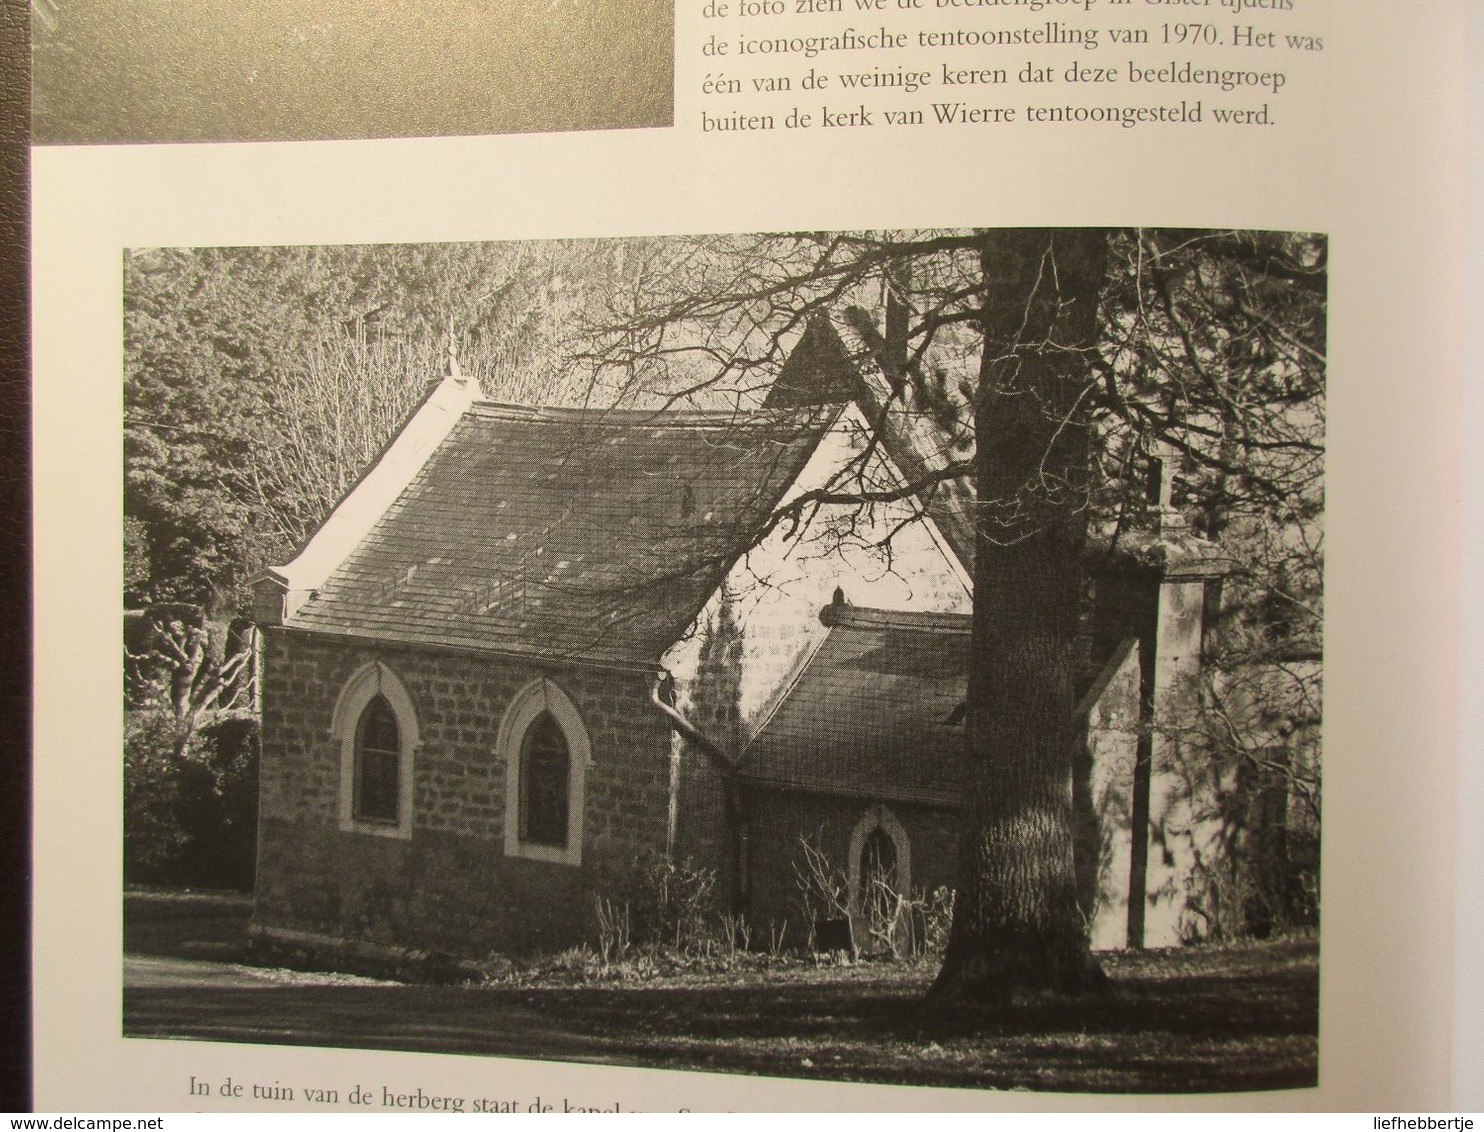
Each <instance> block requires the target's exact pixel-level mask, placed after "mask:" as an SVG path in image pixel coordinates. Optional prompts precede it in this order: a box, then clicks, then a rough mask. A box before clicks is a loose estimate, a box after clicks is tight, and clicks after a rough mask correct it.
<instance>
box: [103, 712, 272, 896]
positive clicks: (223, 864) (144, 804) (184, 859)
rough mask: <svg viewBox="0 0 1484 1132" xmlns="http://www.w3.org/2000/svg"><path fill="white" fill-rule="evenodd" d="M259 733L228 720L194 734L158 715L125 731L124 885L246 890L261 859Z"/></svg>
mask: <svg viewBox="0 0 1484 1132" xmlns="http://www.w3.org/2000/svg"><path fill="white" fill-rule="evenodd" d="M257 813H258V728H257V723H256V722H255V721H253V720H250V719H236V718H228V719H224V720H220V721H218V722H216V723H214V724H212V725H211V726H209V727H206V728H203V729H200V730H198V731H196V732H195V733H193V734H192V735H191V736H190V737H189V738H188V739H187V740H186V741H185V743H184V744H182V743H181V740H180V732H179V726H178V724H177V722H176V720H175V718H174V717H173V716H172V715H171V714H170V713H169V712H168V711H165V710H163V709H160V708H156V707H147V708H140V709H136V710H134V711H131V712H129V713H128V715H127V717H126V720H125V729H124V879H125V881H127V882H129V883H140V882H148V883H160V884H179V885H193V886H198V887H207V888H235V889H249V888H251V887H252V884H253V868H254V863H255V857H256V853H257Z"/></svg>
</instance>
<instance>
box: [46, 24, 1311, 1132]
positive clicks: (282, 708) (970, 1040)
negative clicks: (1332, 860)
mask: <svg viewBox="0 0 1484 1132" xmlns="http://www.w3.org/2000/svg"><path fill="white" fill-rule="evenodd" d="M572 4H573V6H581V5H580V3H579V0H572ZM558 6H559V5H557V4H553V5H552V7H553V8H557V7H558ZM313 7H314V6H311V8H313ZM67 10H68V6H67V4H65V3H62V4H61V6H60V9H59V13H60V14H59V16H58V19H59V21H60V20H61V19H63V18H65V16H66V15H67ZM40 76H41V71H40V70H38V81H40ZM39 120H40V119H38V121H39ZM121 268H122V273H123V326H122V333H123V364H124V375H123V377H124V388H123V430H124V437H123V456H124V501H123V520H124V531H123V534H124V554H123V563H124V579H123V584H124V592H123V616H124V624H123V633H122V640H123V656H122V658H121V660H122V671H123V698H124V717H125V734H124V735H123V737H122V753H123V764H124V769H123V798H122V806H123V814H124V820H123V839H124V844H123V872H124V875H123V883H124V893H123V907H124V929H123V944H124V954H123V956H122V962H123V987H124V990H123V1012H122V1029H123V1035H124V1036H125V1037H126V1038H128V1039H190V1040H195V1041H214V1042H233V1043H251V1044H262V1045H290V1046H317V1047H327V1048H336V1049H377V1050H395V1051H412V1052H430V1053H459V1054H473V1055H487V1056H492V1057H520V1058H539V1059H544V1060H551V1061H557V1062H586V1063H602V1064H608V1065H621V1066H636V1067H647V1068H658V1069H683V1070H691V1071H702V1072H714V1073H729V1074H751V1075H757V1076H763V1077H774V1078H798V1079H807V1080H822V1081H840V1082H870V1083H878V1084H893V1085H915V1086H939V1087H952V1088H961V1089H980V1090H1009V1089H1018V1090H1035V1091H1047V1092H1057V1093H1139V1094H1174V1093H1232V1092H1245V1091H1256V1090H1274V1089H1295V1088H1308V1087H1313V1086H1315V1085H1316V1084H1317V1083H1318V1065H1319V1025H1318V1020H1319V922H1320V907H1321V883H1320V851H1319V849H1320V833H1321V823H1320V815H1321V785H1322V775H1321V719H1322V651H1323V641H1322V625H1323V619H1324V611H1323V597H1324V594H1323V576H1324V529H1325V497H1324V486H1325V481H1324V462H1325V433H1326V411H1325V384H1326V348H1327V347H1326V334H1327V327H1326V323H1327V296H1328V286H1329V277H1328V241H1327V239H1326V237H1325V236H1323V235H1319V234H1314V233H1304V232H1290V231H1254V230H1226V231H1218V230H1209V229H1182V230H1177V229H1134V228H1119V229H1104V228H1014V229H1011V228H982V229H942V230H902V231H882V230H865V231H807V232H786V233H748V234H720V235H719V234H706V235H694V236H645V237H633V238H627V239H586V240H529V241H524V242H503V243H436V244H435V243H423V244H378V245H334V246H331V245H320V246H271V247H266V246H254V247H132V248H129V249H128V250H126V251H125V252H124V254H123V262H122V265H121ZM286 1087H287V1086H286ZM268 1099H269V1100H291V1101H296V1102H303V1101H306V1100H309V1099H310V1098H305V1097H269V1098H268ZM344 1099H345V1098H343V1097H340V1098H333V1100H344ZM327 1100H331V1098H327ZM457 1101H458V1105H459V1110H460V1111H465V1110H466V1109H465V1107H464V1106H465V1105H468V1106H470V1107H469V1108H468V1109H467V1111H490V1112H497V1111H509V1107H508V1106H509V1105H510V1103H511V1101H510V1100H509V1098H505V1099H502V1098H498V1097H489V1098H483V1099H480V1100H479V1102H478V1103H479V1105H480V1106H482V1107H479V1108H476V1107H475V1101H474V1099H471V1098H467V1097H460V1098H457ZM502 1104H503V1105H505V1106H507V1107H504V1108H502V1107H500V1106H501V1105H502Z"/></svg>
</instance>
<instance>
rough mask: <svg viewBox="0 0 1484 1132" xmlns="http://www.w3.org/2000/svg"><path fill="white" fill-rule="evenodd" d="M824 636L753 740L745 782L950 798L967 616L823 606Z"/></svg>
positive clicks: (955, 791)
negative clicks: (826, 629)
mask: <svg viewBox="0 0 1484 1132" xmlns="http://www.w3.org/2000/svg"><path fill="white" fill-rule="evenodd" d="M821 618H822V619H823V620H824V621H825V623H826V624H827V625H829V632H828V633H827V634H826V636H825V637H824V640H823V641H822V642H821V644H820V645H819V647H818V648H817V649H816V651H815V652H814V654H813V656H812V657H811V658H810V659H809V661H808V663H807V664H806V665H805V666H804V667H803V669H802V670H801V671H800V673H799V675H798V677H797V678H796V679H795V681H794V683H793V685H792V687H790V688H789V689H788V690H787V692H786V694H785V695H784V696H783V697H782V699H781V701H780V702H779V704H778V706H777V707H776V708H775V709H774V710H773V712H772V714H771V716H769V718H768V719H767V720H766V721H765V722H764V724H763V725H762V727H761V728H760V729H759V731H758V732H757V734H756V735H755V736H754V737H753V739H752V742H751V743H750V744H749V745H748V747H747V750H746V751H745V753H744V755H743V758H742V763H741V768H740V771H741V777H742V780H743V781H744V782H747V783H750V784H752V785H758V786H777V787H783V788H788V789H803V790H808V791H813V792H817V793H823V794H833V795H847V796H857V797H871V798H884V799H889V800H893V801H903V802H914V801H915V802H923V803H927V804H938V805H947V806H952V805H956V804H958V803H960V802H961V801H962V800H963V783H964V782H965V781H967V776H966V769H967V768H966V754H965V750H964V732H963V727H962V726H961V724H960V723H959V722H958V719H957V717H958V716H959V715H961V713H960V712H958V710H957V709H958V708H959V707H960V706H961V705H962V704H963V702H964V692H965V684H966V680H967V673H968V663H969V635H970V634H969V617H968V616H967V615H966V614H955V613H906V612H899V611H888V610H878V609H863V608H857V607H854V606H850V605H844V604H835V605H831V606H827V607H826V608H825V610H824V612H823V613H822V614H821Z"/></svg>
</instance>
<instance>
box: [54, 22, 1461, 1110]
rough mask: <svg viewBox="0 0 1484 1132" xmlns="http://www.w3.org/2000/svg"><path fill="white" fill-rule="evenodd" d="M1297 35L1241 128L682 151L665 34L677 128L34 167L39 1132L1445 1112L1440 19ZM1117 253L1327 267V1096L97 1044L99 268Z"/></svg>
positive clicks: (1451, 634) (112, 971)
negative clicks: (274, 1117) (619, 1115)
mask: <svg viewBox="0 0 1484 1132" xmlns="http://www.w3.org/2000/svg"><path fill="white" fill-rule="evenodd" d="M1136 2H1138V3H1140V4H1141V5H1142V4H1143V2H1144V0H1136ZM1295 3H1296V4H1297V5H1298V6H1300V7H1301V8H1302V11H1303V18H1302V21H1299V20H1298V19H1295V20H1294V21H1293V23H1294V24H1295V25H1297V24H1298V23H1299V22H1302V23H1303V25H1304V30H1306V31H1309V30H1312V32H1313V33H1314V34H1323V35H1324V36H1325V41H1326V50H1325V52H1324V55H1323V58H1322V61H1312V60H1305V61H1303V67H1302V72H1303V75H1304V76H1305V81H1304V82H1302V83H1299V82H1298V81H1294V82H1291V83H1290V85H1289V86H1288V87H1287V88H1286V89H1285V90H1284V91H1283V92H1282V94H1281V96H1280V97H1278V98H1276V99H1270V101H1272V102H1273V104H1274V108H1275V112H1276V111H1277V110H1278V108H1279V107H1280V106H1281V114H1279V115H1278V119H1279V120H1278V123H1277V124H1276V125H1274V126H1271V127H1268V128H1251V129H1226V130H1222V129H1217V128H1214V127H1211V126H1209V125H1208V126H1206V127H1203V128H1193V127H1179V126H1163V127H1151V126H1145V127H1140V128H1136V129H1128V130H1125V129H1119V128H1117V127H1114V126H1108V125H1084V126H1016V127H1007V126H999V127H972V126H971V127H959V128H956V129H951V130H950V129H946V128H941V129H926V128H925V129H919V130H902V131H889V130H884V129H856V130H836V131H825V130H810V131H803V132H796V133H787V132H784V131H782V130H778V131H774V132H771V133H738V134H722V135H718V134H703V133H702V132H701V131H700V130H699V128H698V125H699V120H700V109H701V107H702V105H703V102H702V96H701V95H700V94H699V86H700V82H701V80H702V78H703V77H704V74H705V72H706V70H707V66H706V61H705V60H703V59H702V57H701V55H700V50H699V48H700V44H701V42H702V41H703V39H704V37H705V35H707V34H709V33H710V32H711V30H712V28H711V27H710V26H708V24H707V22H706V21H703V20H702V18H701V16H700V14H699V11H700V2H699V0H679V3H678V6H677V19H676V34H677V50H676V72H677V73H676V126H675V128H673V129H660V130H637V131H627V132H615V133H598V134H552V135H524V136H506V137H489V138H459V139H433V140H407V141H377V142H323V143H282V144H279V143H274V144H252V145H219V146H214V145H176V146H151V147H108V148H103V147H98V148H89V147H79V148H44V149H40V150H37V151H35V152H34V154H33V187H34V195H33V200H34V241H33V244H34V294H35V300H34V303H35V330H34V342H35V370H34V373H35V379H34V382H35V430H36V436H35V484H36V488H35V490H36V537H35V546H36V650H35V664H36V684H35V687H36V729H35V744H36V765H35V799H36V820H35V870H34V876H35V915H34V931H35V984H36V985H35V1075H36V1091H35V1104H36V1105H37V1107H38V1108H39V1109H42V1110H56V1109H73V1110H77V1109H109V1110H139V1111H149V1110H156V1111H158V1110H164V1111H169V1110H173V1109H178V1108H183V1107H185V1106H186V1105H187V1103H188V1101H189V1098H188V1097H187V1081H188V1078H189V1077H190V1076H193V1075H194V1076H195V1077H197V1078H198V1079H204V1080H208V1081H213V1082H215V1081H219V1080H221V1079H224V1078H225V1077H227V1076H228V1075H231V1076H233V1077H235V1078H236V1079H237V1080H239V1081H242V1080H246V1081H262V1082H268V1081H273V1080H280V1081H284V1082H290V1081H292V1082H295V1083H298V1082H303V1083H310V1082H321V1083H326V1084H330V1085H332V1086H334V1087H339V1088H341V1089H342V1090H344V1089H348V1088H349V1087H350V1085H351V1084H352V1083H355V1082H361V1083H364V1084H372V1083H375V1084H378V1085H379V1084H381V1083H385V1084H387V1085H389V1086H391V1087H393V1088H394V1089H399V1090H402V1091H411V1090H412V1089H414V1088H418V1087H420V1088H422V1089H423V1090H424V1091H425V1092H440V1093H442V1092H452V1091H461V1092H462V1094H463V1095H479V1094H481V1093H483V1094H485V1095H495V1094H496V1093H500V1092H506V1091H509V1090H510V1089H515V1090H516V1091H517V1092H518V1093H519V1094H520V1095H530V1096H534V1095H536V1094H538V1093H540V1094H543V1095H547V1096H558V1097H560V1096H566V1097H569V1098H571V1099H572V1100H573V1101H574V1102H587V1103H594V1104H599V1103H601V1104H611V1103H613V1102H615V1101H616V1102H620V1103H622V1105H623V1107H624V1108H626V1109H627V1108H647V1109H655V1110H660V1109H670V1110H674V1109H678V1108H682V1107H688V1108H693V1109H744V1110H750V1109H762V1108H767V1109H785V1108H787V1109H826V1108H829V1109H916V1108H922V1109H932V1108H938V1109H975V1108H1001V1107H1028V1108H1068V1107H1076V1108H1086V1109H1101V1108H1115V1107H1116V1108H1128V1107H1135V1108H1144V1107H1156V1108H1164V1107H1180V1106H1185V1107H1196V1108H1207V1107H1212V1106H1219V1107H1234V1108H1247V1107H1257V1108H1284V1109H1291V1108H1310V1107H1313V1108H1323V1109H1337V1108H1338V1109H1352V1108H1364V1109H1405V1108H1424V1109H1425V1108H1443V1107H1447V1106H1448V1103H1449V1101H1448V1098H1449V1091H1448V1090H1449V1076H1450V1064H1449V1063H1450V1027H1451V1024H1452V1019H1451V1014H1450V1002H1451V997H1452V993H1453V992H1452V962H1453V951H1452V947H1453V943H1452V923H1453V845H1454V825H1453V823H1454V820H1455V819H1454V813H1455V811H1454V795H1453V784H1454V779H1455V766H1454V742H1455V739H1454V736H1455V730H1454V726H1455V723H1454V721H1455V693H1456V687H1455V672H1456V669H1455V664H1456V656H1457V646H1458V640H1457V628H1456V608H1457V607H1456V598H1457V592H1458V575H1457V569H1456V566H1455V564H1456V562H1457V561H1458V558H1457V554H1458V542H1459V531H1458V520H1457V513H1456V511H1455V506H1456V487H1455V484H1456V476H1457V470H1458V458H1459V447H1458V435H1459V400H1458V385H1457V382H1458V375H1459V372H1460V360H1459V353H1458V351H1459V347H1460V343H1461V340H1462V305H1461V304H1462V253H1461V246H1460V241H1459V240H1458V239H1457V238H1456V233H1458V232H1459V231H1461V226H1462V218H1463V206H1462V181H1461V177H1462V167H1463V164H1462V152H1461V145H1462V115H1463V108H1464V102H1463V94H1462V91H1463V68H1462V64H1463V56H1462V52H1463V34H1462V28H1463V8H1462V5H1461V4H1458V3H1440V4H1430V5H1425V6H1415V7H1414V6H1408V5H1404V4H1401V3H1392V2H1382V0H1351V2H1350V3H1347V4H1343V5H1342V4H1339V3H1338V2H1336V0H1295ZM1261 17H1262V13H1252V14H1251V16H1250V18H1251V19H1252V22H1261ZM1161 18H1172V17H1170V16H1169V15H1167V14H1162V13H1161V11H1160V10H1159V9H1157V8H1151V9H1150V11H1149V14H1148V15H1147V19H1148V20H1149V21H1150V22H1151V23H1152V22H1154V21H1156V20H1158V19H1161ZM1028 22H1029V21H1028ZM1094 22H1096V19H1094ZM774 26H775V27H776V28H777V29H778V31H777V34H785V32H786V31H788V30H791V29H790V25H788V24H787V23H782V22H780V23H778V24H776V25H774ZM809 30H816V29H809ZM1026 54H1027V56H1028V57H1034V51H1033V50H1029V49H1028V50H1027V52H1026ZM1056 58H1057V59H1058V60H1060V61H1062V62H1063V63H1064V62H1065V61H1066V60H1065V56H1063V55H1058V56H1056ZM827 62H828V63H829V65H830V66H831V67H833V66H835V65H836V63H837V62H838V63H844V61H843V60H839V61H827ZM874 63H876V61H875V60H872V61H871V62H870V63H863V64H860V65H861V66H866V65H872V64H874ZM893 63H895V61H893ZM816 65H818V64H816ZM849 65H851V66H855V65H857V64H856V62H855V61H851V62H850V64H849ZM1270 65H1283V64H1277V63H1274V64H1270ZM1292 69H1293V70H1294V72H1295V74H1297V73H1298V72H1299V64H1298V61H1295V62H1294V63H1293V64H1292ZM1014 94H1015V92H1012V97H1011V98H1009V99H1008V101H1012V102H1013V101H1017V100H1018V101H1024V99H1023V98H1017V97H1014ZM1185 96H1186V97H1189V95H1188V94H1187V95H1185ZM1179 97H1180V95H1179V94H1177V96H1176V99H1175V100H1176V101H1178V98H1179ZM1164 100H1168V98H1167V97H1166V99H1164ZM799 101H801V102H802V101H803V100H802V99H801V100H799ZM835 101H837V102H841V103H845V100H844V99H843V98H840V99H837V100H835ZM1117 101H1123V102H1131V101H1136V99H1134V98H1131V97H1129V96H1128V94H1127V92H1120V93H1119V98H1118V99H1117ZM1208 101H1209V99H1208ZM846 104H847V105H848V103H846ZM1135 224H1137V225H1159V226H1195V227H1242V228H1289V229H1303V230H1318V231H1326V232H1328V233H1330V236H1331V241H1332V243H1331V255H1332V269H1331V306H1330V314H1331V327H1330V343H1331V368H1330V377H1329V405H1330V418H1329V422H1330V425H1329V438H1330V447H1329V457H1328V472H1327V475H1328V481H1327V482H1328V485H1329V486H1328V515H1327V543H1328V561H1329V576H1328V579H1327V593H1326V605H1327V608H1328V612H1329V623H1328V625H1327V633H1326V637H1327V664H1326V708H1327V719H1326V721H1325V722H1326V726H1325V754H1324V765H1325V779H1326V783H1325V829H1324V863H1323V875H1324V920H1323V929H1322V941H1323V948H1322V959H1321V1015H1322V1017H1321V1031H1320V1033H1321V1039H1320V1085H1319V1088H1318V1089H1317V1090H1305V1091H1299V1092H1288V1093H1266V1094H1264V1093H1258V1094H1248V1095H1238V1096H1231V1097H1195V1098H1185V1099H1181V1098H1173V1099H1172V1098H1159V1097H1156V1098H1125V1097H1070V1098H1068V1097H1058V1096H1049V1095H1035V1094H1002V1093H991V1092H978V1091H967V1090H934V1089H916V1088H913V1089H907V1088H889V1087H883V1086H855V1085H831V1084H815V1083H806V1082H799V1081H772V1080H769V1081H759V1080H756V1079H752V1078H746V1077H738V1076H714V1075H705V1074H692V1073H674V1072H657V1071H638V1070H627V1069H620V1068H609V1067H598V1066H571V1065H558V1064H545V1063H530V1062H520V1061H513V1060H501V1059H495V1058H469V1057H440V1056H432V1055H407V1054H396V1053H379V1052H361V1051H342V1050H322V1049H293V1048H286V1047H273V1046H239V1045H224V1044H212V1043H186V1042H159V1041H145V1040H129V1041H125V1040H123V1039H122V1038H121V1037H120V1036H119V1032H120V1015H119V1011H120V955H121V932H120V919H121V898H120V879H119V878H120V875H121V863H120V860H121V858H120V841H121V830H120V825H121V814H120V810H121V806H120V797H121V786H120V758H119V749H120V735H121V733H122V718H121V706H120V703H119V700H120V696H119V680H120V674H119V657H120V644H119V632H120V629H119V625H120V617H119V612H120V610H119V600H120V591H121V585H120V578H121V541H122V540H121V537H120V530H121V516H120V498H121V486H120V484H121V468H122V444H121V420H120V418H121V372H122V360H121V344H120V337H121V334H120V325H121V322H120V312H121V296H120V279H121V253H122V250H123V249H124V248H127V247H136V246H159V245H222V244H285V243H316V244H317V243H345V242H400V241H439V240H468V239H515V238H545V237H560V236H620V235H633V234H639V233H669V232H709V231H750V230H777V229H792V228H805V229H836V228H855V227H862V228H880V227H892V228H907V227H930V226H958V225H984V226H1009V225H1054V226H1076V225H1135ZM204 1100H205V1098H201V1101H203V1102H204Z"/></svg>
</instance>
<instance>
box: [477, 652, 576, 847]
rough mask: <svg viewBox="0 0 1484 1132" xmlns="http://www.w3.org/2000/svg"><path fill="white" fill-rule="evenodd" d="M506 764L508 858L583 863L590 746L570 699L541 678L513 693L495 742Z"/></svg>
mask: <svg viewBox="0 0 1484 1132" xmlns="http://www.w3.org/2000/svg"><path fill="white" fill-rule="evenodd" d="M497 745H498V748H499V753H500V756H501V758H502V759H503V760H504V762H505V773H506V785H505V853H506V855H507V856H511V857H526V858H528V859H530V860H533V861H549V862H552V863H554V864H561V865H580V864H582V824H583V808H584V802H585V798H584V791H585V789H586V779H587V768H588V766H589V765H590V764H591V762H592V742H591V740H590V739H589V738H588V731H587V725H586V724H585V723H584V722H583V719H582V713H581V712H579V711H578V710H577V705H576V704H575V703H573V702H572V698H571V697H570V696H568V695H567V693H566V692H564V691H563V690H562V688H561V686H560V685H558V684H557V683H556V682H555V681H553V680H548V679H545V678H542V679H538V680H532V681H531V682H530V683H529V684H527V685H526V686H525V687H524V688H522V689H521V690H520V691H519V692H517V693H516V694H515V697H514V698H513V699H512V700H511V701H510V706H509V707H508V708H507V709H506V711H505V717H504V718H503V719H502V720H501V721H500V735H499V738H498V740H497Z"/></svg>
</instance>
